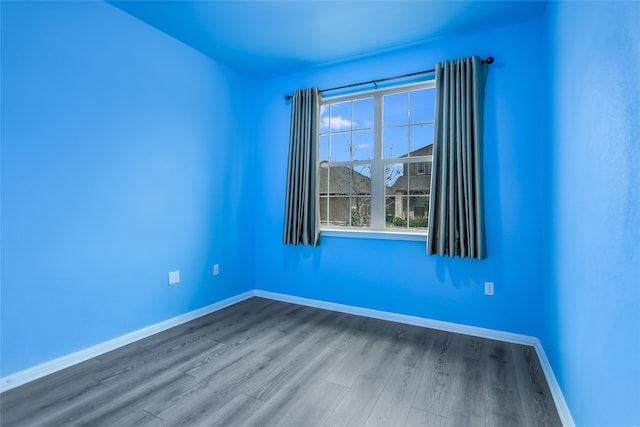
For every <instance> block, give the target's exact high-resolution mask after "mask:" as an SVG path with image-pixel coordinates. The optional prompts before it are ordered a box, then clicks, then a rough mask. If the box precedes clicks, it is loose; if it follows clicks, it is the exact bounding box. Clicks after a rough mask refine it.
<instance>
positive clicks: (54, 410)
mask: <svg viewBox="0 0 640 427" xmlns="http://www.w3.org/2000/svg"><path fill="white" fill-rule="evenodd" d="M0 407H1V411H0V416H1V418H0V423H1V425H2V426H3V427H5V426H6V427H9V426H29V427H35V426H47V427H51V426H138V425H149V426H155V425H162V426H296V427H302V426H323V427H333V426H387V425H389V426H455V427H461V426H560V425H561V422H560V419H559V417H558V413H557V411H556V408H555V406H554V403H553V399H552V398H551V394H550V392H549V388H548V386H547V383H546V380H545V378H544V376H543V373H542V369H541V367H540V364H539V362H538V359H537V357H536V354H535V351H534V349H533V348H532V347H525V346H520V345H514V344H508V343H504V342H499V341H493V340H488V339H482V338H476V337H470V336H465V335H459V334H454V333H449V332H443V331H436V330H433V329H426V328H420V327H416V326H408V325H404V324H399V323H392V322H387V321H381V320H376V319H369V318H364V317H358V316H352V315H348V314H342V313H336V312H331V311H326V310H320V309H315V308H309V307H304V306H299V305H295V304H288V303H282V302H277V301H271V300H267V299H261V298H251V299H249V300H246V301H243V302H241V303H239V304H236V305H234V306H232V307H228V308H225V309H223V310H220V311H217V312H215V313H212V314H210V315H207V316H204V317H201V318H199V319H196V320H194V321H191V322H189V323H185V324H183V325H180V326H177V327H175V328H173V329H170V330H167V331H165V332H162V333H159V334H157V335H154V336H152V337H149V338H146V339H144V340H141V341H138V342H136V343H134V344H131V345H128V346H126V347H123V348H120V349H118V350H115V351H112V352H110V353H107V354H104V355H102V356H100V357H97V358H95V359H91V360H88V361H86V362H84V363H82V364H79V365H76V366H73V367H71V368H68V369H66V370H63V371H60V372H58V373H55V374H52V375H50V376H48V377H45V378H42V379H40V380H37V381H34V382H32V383H29V384H25V385H23V386H21V387H18V388H15V389H13V390H9V391H7V392H5V393H3V394H1V395H0Z"/></svg>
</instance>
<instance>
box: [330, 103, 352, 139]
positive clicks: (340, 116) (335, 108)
mask: <svg viewBox="0 0 640 427" xmlns="http://www.w3.org/2000/svg"><path fill="white" fill-rule="evenodd" d="M330 125H331V132H337V131H340V130H349V129H351V101H347V102H341V103H339V104H331V119H330Z"/></svg>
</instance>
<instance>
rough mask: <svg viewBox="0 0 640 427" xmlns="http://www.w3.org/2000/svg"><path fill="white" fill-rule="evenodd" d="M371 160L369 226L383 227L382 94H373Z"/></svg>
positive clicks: (379, 228) (374, 227)
mask: <svg viewBox="0 0 640 427" xmlns="http://www.w3.org/2000/svg"><path fill="white" fill-rule="evenodd" d="M373 105H374V111H373V122H374V127H373V160H372V162H371V170H372V173H371V228H373V229H378V230H381V229H384V164H383V162H382V95H381V94H377V95H375V96H374V103H373Z"/></svg>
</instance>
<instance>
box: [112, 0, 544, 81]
mask: <svg viewBox="0 0 640 427" xmlns="http://www.w3.org/2000/svg"><path fill="white" fill-rule="evenodd" d="M109 3H111V4H112V5H114V6H116V7H118V8H120V9H122V10H123V11H125V12H127V13H129V14H131V15H133V16H135V17H136V18H138V19H140V20H142V21H144V22H146V23H148V24H150V25H152V26H154V27H156V28H158V29H159V30H161V31H163V32H165V33H167V34H169V35H170V36H172V37H175V38H176V39H178V40H180V41H182V42H184V43H185V44H187V45H189V46H191V47H193V48H195V49H197V50H199V51H200V52H202V53H204V54H205V55H207V56H209V57H211V58H213V59H215V60H217V61H219V62H222V63H224V64H226V65H228V66H229V67H231V68H233V69H235V70H237V71H238V72H240V73H242V74H244V75H247V76H251V77H259V78H266V77H272V76H277V75H284V74H289V73H293V72H297V71H302V70H304V69H307V68H310V67H314V66H318V65H325V64H330V63H335V62H340V61H345V60H348V59H353V58H357V57H362V56H367V55H371V54H376V53H380V52H384V51H386V50H390V49H397V48H400V47H404V46H410V45H414V44H418V43H423V42H428V41H433V40H437V39H440V38H443V37H452V36H456V35H460V34H468V33H474V32H479V31H485V30H488V29H491V28H495V27H501V26H505V25H511V24H516V23H520V22H525V21H529V20H533V19H537V18H539V17H540V16H542V14H543V13H544V9H545V6H546V3H545V2H544V1H353V0H352V1H302V0H301V1H241V0H239V1H201V0H200V1H154V0H146V1H117V0H114V1H109ZM443 59H444V58H443Z"/></svg>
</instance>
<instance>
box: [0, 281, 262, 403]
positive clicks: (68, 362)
mask: <svg viewBox="0 0 640 427" xmlns="http://www.w3.org/2000/svg"><path fill="white" fill-rule="evenodd" d="M252 296H254V292H253V291H248V292H244V293H242V294H239V295H236V296H233V297H231V298H227V299H225V300H222V301H219V302H216V303H214V304H211V305H208V306H206V307H202V308H199V309H197V310H193V311H190V312H188V313H185V314H181V315H179V316H176V317H173V318H171V319H168V320H165V321H162V322H160V323H156V324H155V325H151V326H147V327H146V328H142V329H138V330H137V331H133V332H131V333H128V334H126V335H122V336H121V337H118V338H114V339H112V340H109V341H106V342H103V343H101V344H98V345H95V346H93V347H90V348H87V349H84V350H80V351H77V352H75V353H71V354H68V355H66V356H62V357H59V358H57V359H54V360H51V361H49V362H45V363H43V364H41V365H37V366H34V367H32V368H29V369H25V370H24V371H20V372H17V373H15V374H12V375H9V376H6V377H4V378H0V392H5V391H7V390H11V389H12V388H15V387H18V386H21V385H22V384H26V383H28V382H31V381H34V380H37V379H38V378H42V377H44V376H46V375H49V374H52V373H54V372H57V371H60V370H62V369H65V368H68V367H70V366H73V365H75V364H78V363H81V362H84V361H86V360H89V359H92V358H94V357H97V356H100V355H102V354H105V353H107V352H109V351H111V350H115V349H117V348H120V347H123V346H125V345H128V344H131V343H133V342H135V341H138V340H141V339H143V338H146V337H149V336H151V335H153V334H157V333H158V332H162V331H165V330H167V329H169V328H173V327H174V326H178V325H180V324H182V323H185V322H188V321H190V320H193V319H197V318H198V317H201V316H205V315H207V314H209V313H213V312H214V311H218V310H221V309H223V308H225V307H228V306H230V305H233V304H236V303H238V302H240V301H244V300H245V299H247V298H251V297H252Z"/></svg>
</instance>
